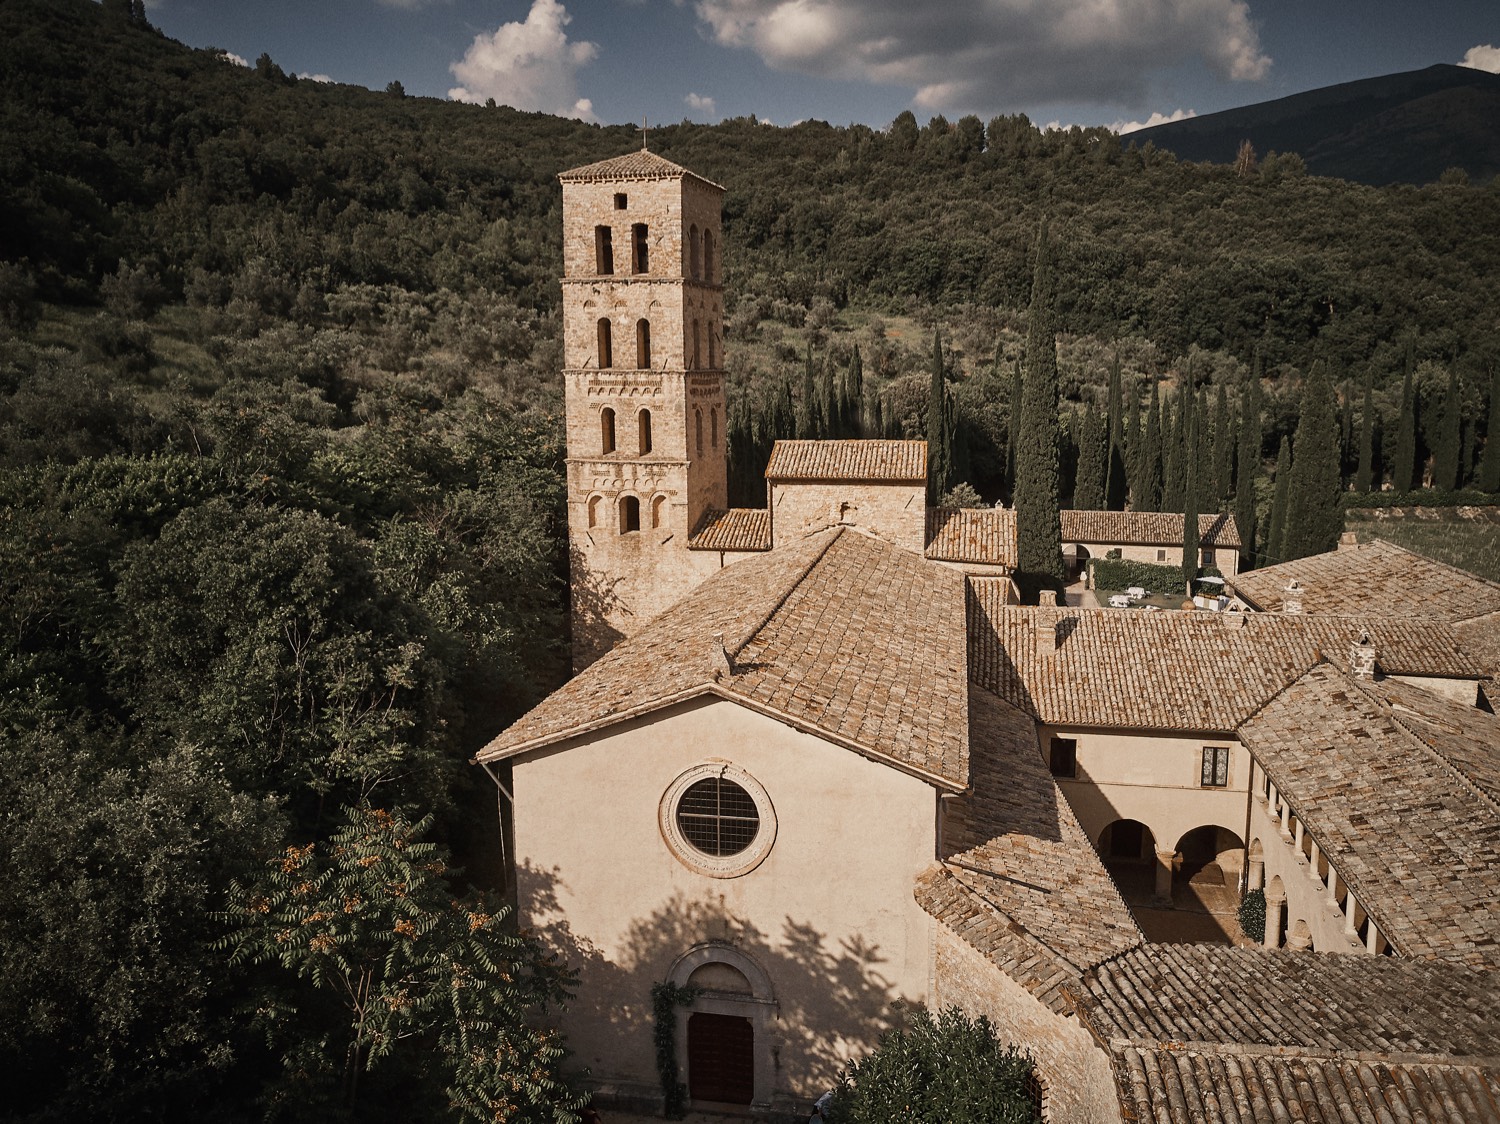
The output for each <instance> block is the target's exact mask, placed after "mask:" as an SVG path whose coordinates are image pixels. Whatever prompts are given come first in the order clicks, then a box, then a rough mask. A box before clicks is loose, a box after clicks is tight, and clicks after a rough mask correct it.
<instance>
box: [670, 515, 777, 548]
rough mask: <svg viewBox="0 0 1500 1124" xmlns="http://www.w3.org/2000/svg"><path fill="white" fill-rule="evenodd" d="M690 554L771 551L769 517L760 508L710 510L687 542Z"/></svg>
mask: <svg viewBox="0 0 1500 1124" xmlns="http://www.w3.org/2000/svg"><path fill="white" fill-rule="evenodd" d="M688 549H689V550H770V549H771V513H770V511H768V510H767V509H765V508H763V507H732V508H730V509H729V510H728V511H723V510H720V509H719V508H709V510H707V511H705V512H704V513H703V518H702V519H701V520H699V522H698V528H697V530H695V531H694V532H693V536H692V538H690V539H688Z"/></svg>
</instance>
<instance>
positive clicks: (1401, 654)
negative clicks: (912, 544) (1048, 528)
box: [969, 578, 1483, 731]
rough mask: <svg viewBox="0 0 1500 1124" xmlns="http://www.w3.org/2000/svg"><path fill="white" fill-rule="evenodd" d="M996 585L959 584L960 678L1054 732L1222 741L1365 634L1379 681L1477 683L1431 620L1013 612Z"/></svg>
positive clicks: (1475, 669)
mask: <svg viewBox="0 0 1500 1124" xmlns="http://www.w3.org/2000/svg"><path fill="white" fill-rule="evenodd" d="M1006 581H1007V579H999V578H970V579H969V589H970V593H969V674H970V675H971V676H972V677H973V679H974V680H975V681H976V682H978V683H980V684H982V685H984V686H986V687H988V688H989V689H990V690H992V691H994V692H995V693H996V694H997V695H999V696H1000V697H1001V698H1003V699H1005V700H1006V701H1007V702H1009V703H1011V704H1012V705H1014V706H1017V707H1019V708H1020V709H1021V710H1023V711H1025V712H1026V713H1027V714H1030V715H1033V716H1035V717H1036V718H1038V719H1040V720H1041V721H1043V722H1049V723H1053V724H1057V725H1082V726H1113V727H1145V728H1151V729H1172V730H1201V731H1230V730H1233V729H1235V728H1236V727H1237V726H1239V725H1240V723H1241V722H1243V721H1244V720H1245V719H1247V718H1248V717H1250V715H1251V714H1253V713H1254V712H1255V711H1256V710H1257V709H1258V708H1259V707H1260V706H1261V704H1263V703H1264V702H1265V701H1266V700H1267V699H1269V698H1270V697H1271V696H1272V695H1274V694H1276V692H1278V691H1280V690H1281V689H1282V688H1283V687H1286V686H1287V685H1288V684H1290V683H1292V682H1293V681H1294V680H1296V679H1297V678H1298V677H1299V676H1301V675H1302V674H1303V673H1304V672H1306V671H1307V670H1308V669H1309V668H1311V667H1312V666H1313V665H1315V664H1316V663H1318V662H1319V660H1320V659H1322V658H1323V656H1324V655H1327V656H1328V657H1329V658H1331V659H1336V660H1343V659H1345V658H1346V657H1347V653H1348V651H1349V648H1350V645H1351V644H1352V643H1353V642H1354V641H1355V640H1356V639H1358V638H1359V636H1360V635H1361V633H1362V631H1365V630H1368V632H1369V634H1370V637H1371V639H1372V640H1373V642H1374V644H1375V647H1376V651H1377V653H1378V656H1377V658H1378V661H1379V665H1380V668H1381V670H1383V671H1384V672H1385V673H1387V674H1391V675H1421V676H1431V677H1435V678H1441V677H1451V678H1474V679H1478V678H1479V677H1480V676H1482V675H1483V669H1482V668H1481V667H1479V666H1478V665H1477V664H1476V663H1475V662H1474V660H1473V659H1472V658H1470V657H1469V656H1467V655H1466V654H1465V653H1464V652H1462V651H1461V649H1460V644H1459V640H1458V638H1457V636H1456V635H1455V634H1454V631H1453V629H1452V627H1451V626H1449V625H1447V624H1445V623H1444V622H1442V621H1434V620H1380V619H1370V618H1365V617H1335V616H1305V615H1302V616H1283V615H1281V614H1269V613H1188V612H1161V613H1147V612H1143V611H1140V610H1128V611H1127V610H1119V609H1076V608H1036V607H1022V606H1018V605H1006V604H1005V585H1006Z"/></svg>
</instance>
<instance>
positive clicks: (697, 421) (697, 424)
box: [693, 406, 703, 457]
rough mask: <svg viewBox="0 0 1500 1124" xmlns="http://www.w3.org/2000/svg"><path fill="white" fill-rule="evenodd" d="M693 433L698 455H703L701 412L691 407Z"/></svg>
mask: <svg viewBox="0 0 1500 1124" xmlns="http://www.w3.org/2000/svg"><path fill="white" fill-rule="evenodd" d="M693 432H694V434H695V435H696V437H697V445H698V455H699V456H700V457H701V456H702V455H703V411H702V410H700V409H698V407H696V406H694V407H693Z"/></svg>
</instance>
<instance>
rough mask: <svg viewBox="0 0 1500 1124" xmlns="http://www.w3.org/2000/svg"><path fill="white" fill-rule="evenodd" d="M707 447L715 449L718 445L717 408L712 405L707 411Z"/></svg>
mask: <svg viewBox="0 0 1500 1124" xmlns="http://www.w3.org/2000/svg"><path fill="white" fill-rule="evenodd" d="M708 447H709V448H710V449H717V448H718V447H719V408H718V407H717V406H713V407H710V408H709V411H708Z"/></svg>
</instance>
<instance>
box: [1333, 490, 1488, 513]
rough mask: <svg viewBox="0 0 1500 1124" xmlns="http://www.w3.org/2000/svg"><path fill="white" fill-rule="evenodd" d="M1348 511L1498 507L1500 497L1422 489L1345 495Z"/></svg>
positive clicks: (1477, 492) (1472, 492)
mask: <svg viewBox="0 0 1500 1124" xmlns="http://www.w3.org/2000/svg"><path fill="white" fill-rule="evenodd" d="M1343 502H1344V510H1345V511H1349V512H1351V513H1353V512H1358V511H1362V510H1365V509H1369V508H1381V507H1494V506H1496V505H1500V495H1496V494H1495V493H1493V492H1481V491H1479V490H1477V489H1475V488H1461V489H1459V490H1458V491H1456V492H1445V491H1439V490H1438V489H1437V488H1419V489H1416V490H1415V491H1411V492H1345V493H1344V498H1343Z"/></svg>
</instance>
